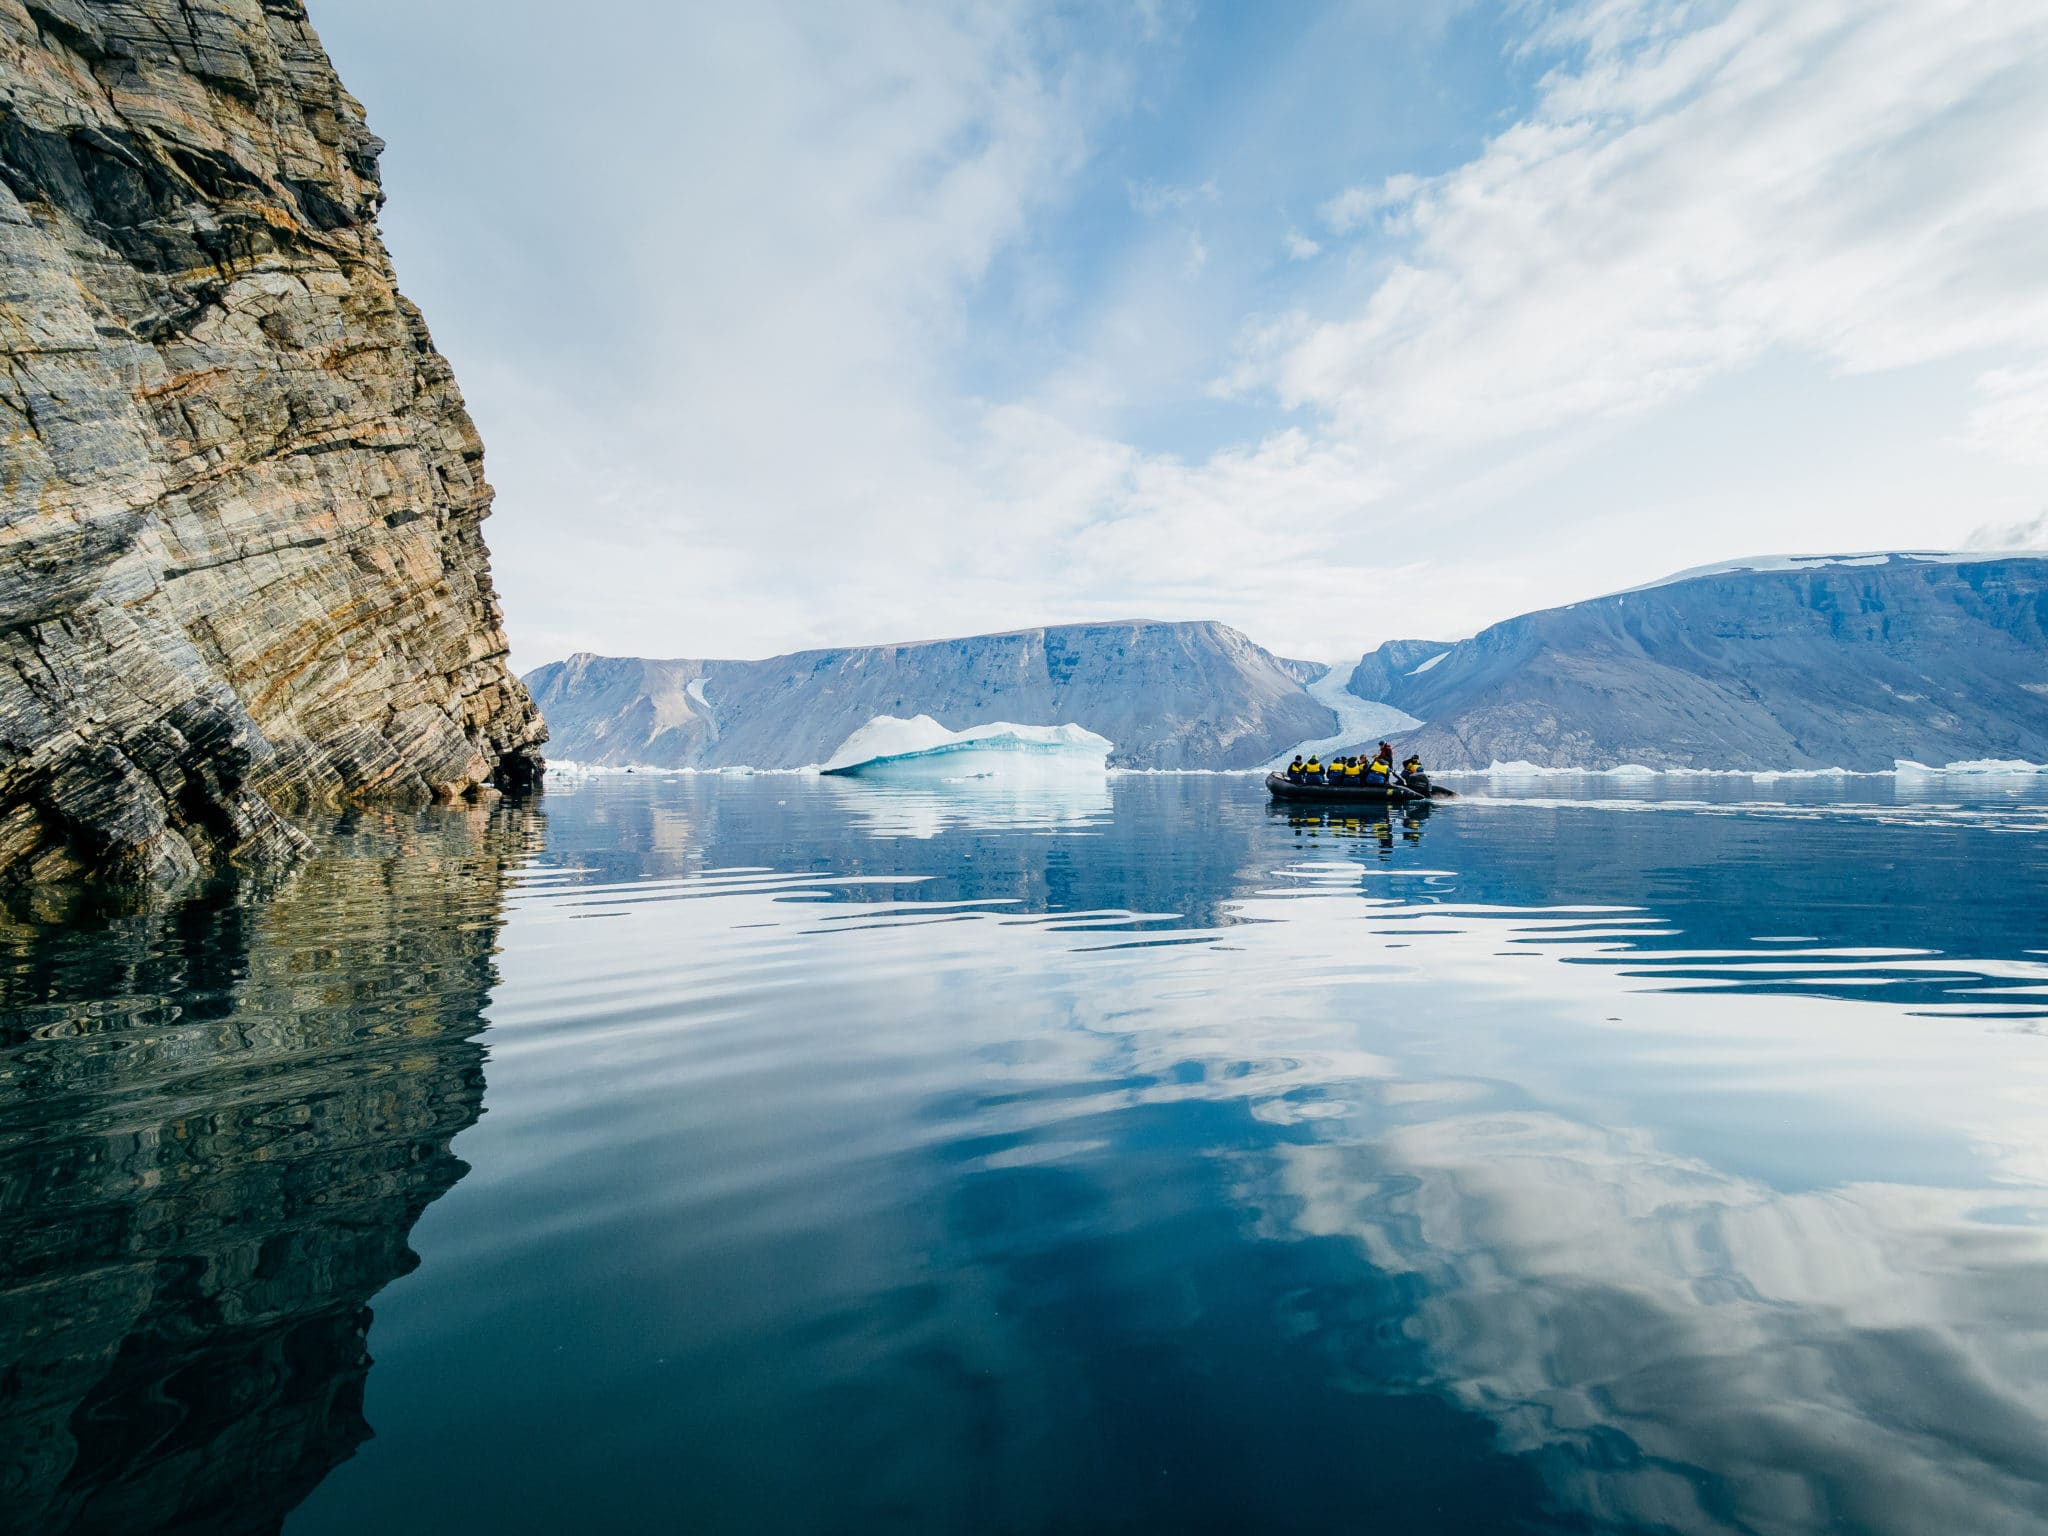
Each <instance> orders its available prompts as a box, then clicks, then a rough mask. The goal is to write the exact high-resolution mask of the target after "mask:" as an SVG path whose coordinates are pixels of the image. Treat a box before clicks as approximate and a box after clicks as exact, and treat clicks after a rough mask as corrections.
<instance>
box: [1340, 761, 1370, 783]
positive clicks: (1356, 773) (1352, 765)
mask: <svg viewBox="0 0 2048 1536" xmlns="http://www.w3.org/2000/svg"><path fill="white" fill-rule="evenodd" d="M1364 772H1365V769H1364V767H1363V766H1362V765H1361V764H1360V763H1359V761H1358V759H1357V758H1355V757H1347V758H1345V759H1344V777H1345V778H1347V779H1349V780H1350V781H1351V787H1352V788H1353V789H1356V788H1357V787H1358V780H1359V778H1360V776H1361V775H1362V774H1364Z"/></svg>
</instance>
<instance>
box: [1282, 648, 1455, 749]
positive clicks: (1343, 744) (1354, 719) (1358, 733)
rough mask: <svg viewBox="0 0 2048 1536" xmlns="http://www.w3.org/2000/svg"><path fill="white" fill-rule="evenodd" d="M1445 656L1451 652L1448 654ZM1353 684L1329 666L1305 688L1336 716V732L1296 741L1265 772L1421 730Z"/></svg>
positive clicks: (1345, 674)
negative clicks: (1357, 690)
mask: <svg viewBox="0 0 2048 1536" xmlns="http://www.w3.org/2000/svg"><path fill="white" fill-rule="evenodd" d="M1444 654H1445V655H1449V654H1450V653H1449V652H1448V651H1446V652H1445V653H1444ZM1438 659H1439V660H1441V659H1442V658H1441V657H1439V658H1438ZM1350 683H1351V674H1350V673H1348V672H1346V671H1344V670H1343V669H1342V668H1341V667H1326V668H1324V669H1323V674H1322V676H1320V677H1318V678H1317V679H1316V680H1315V681H1314V682H1312V683H1310V684H1308V685H1307V686H1306V688H1305V689H1304V691H1305V692H1306V693H1307V694H1308V696H1309V697H1310V698H1312V699H1314V700H1315V701H1316V702H1317V703H1318V704H1320V705H1322V706H1323V707H1324V708H1325V709H1328V710H1330V711H1332V712H1333V713H1335V715H1336V716H1337V732H1336V734H1335V735H1333V736H1318V737H1316V738H1314V739H1313V740H1310V741H1299V742H1296V743H1295V744H1294V745H1293V746H1292V747H1290V748H1289V749H1288V750H1287V751H1285V752H1282V753H1281V754H1280V755H1279V756H1278V757H1276V758H1274V759H1273V760H1272V761H1271V762H1269V763H1267V764H1266V765H1265V771H1266V772H1269V773H1272V772H1277V771H1279V770H1280V769H1282V768H1285V767H1286V766H1287V764H1288V761H1289V760H1290V759H1291V758H1293V757H1294V756H1296V755H1297V754H1299V755H1302V756H1320V755H1321V754H1323V753H1325V752H1339V751H1345V750H1348V749H1355V748H1359V747H1367V748H1369V747H1371V746H1372V745H1373V743H1374V742H1377V741H1380V740H1382V739H1387V738H1392V737H1394V736H1398V735H1399V734H1400V733H1401V732H1403V731H1413V730H1417V729H1419V728H1420V727H1421V725H1422V723H1423V722H1422V721H1420V720H1418V719H1416V718H1415V717H1414V716H1413V715H1411V714H1408V713H1406V712H1405V711H1403V710H1399V709H1396V708H1395V707H1394V706H1393V705H1391V704H1382V703H1379V702H1377V701H1375V700H1372V699H1361V698H1359V697H1358V695H1356V694H1355V693H1352V692H1351V691H1350Z"/></svg>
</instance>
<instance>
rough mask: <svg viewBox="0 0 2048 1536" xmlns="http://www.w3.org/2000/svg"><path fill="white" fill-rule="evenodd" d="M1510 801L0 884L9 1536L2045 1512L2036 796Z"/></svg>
mask: <svg viewBox="0 0 2048 1536" xmlns="http://www.w3.org/2000/svg"><path fill="white" fill-rule="evenodd" d="M1489 793H1490V795H1491V798H1467V799H1464V800H1460V801H1457V802H1454V803H1448V804H1443V805H1440V806H1438V807H1436V808H1435V809H1434V810H1430V811H1426V812H1419V813H1416V814H1414V815H1408V816H1404V815H1402V814H1400V813H1399V812H1398V811H1397V812H1395V813H1393V814H1392V815H1388V816H1380V817H1364V818H1360V819H1352V820H1347V819H1344V818H1328V817H1324V816H1321V815H1313V814H1312V815H1300V814H1296V815H1288V814H1285V813H1282V812H1280V811H1277V810H1274V809H1272V808H1270V807H1269V806H1268V805H1267V804H1266V803H1265V800H1264V798H1263V796H1262V794H1261V793H1260V792H1259V789H1258V786H1257V785H1256V783H1255V782H1251V781H1247V780H1243V779H1236V778H1201V777H1196V778H1143V777H1133V778H1119V779H1114V780H1112V781H1110V782H1109V784H1108V785H1107V787H1105V788H1100V789H1097V790H1094V791H1082V792H1078V793H1075V792H1068V793H1064V794H1047V795H1040V796H1036V797H1031V796H1026V797H1022V798H1009V797H1006V796H1004V795H1003V794H1002V793H1001V792H1000V791H999V790H997V789H994V788H992V787H989V786H980V787H972V786H970V787H963V788H958V789H949V788H944V787H941V788H936V789H928V790H905V791H890V790H888V789H886V788H881V787H877V786H864V785H859V784H847V783H840V782H834V781H819V780H815V779H802V778H793V777H790V778H783V777H769V778H757V779H714V778H696V779H690V778H683V779H650V778H627V779H614V780H608V781H598V782H589V783H583V784H566V785H561V786H558V787H557V788H556V790H554V791H553V792H551V793H550V794H549V795H547V796H546V797H545V798H544V799H542V800H540V801H537V802H535V803H533V804H531V805H526V806H503V807H499V808H497V809H495V810H491V811H440V812H433V813H426V814H421V815H416V816H415V815H406V816H383V815H377V816H358V817H354V818H349V819H346V820H342V821H339V822H336V823H335V824H334V825H332V826H331V827H329V828H327V829H325V831H324V833H323V836H322V840H321V846H320V849H319V852H318V854H317V856H316V857H315V858H314V859H312V860H311V861H310V862H308V863H307V864H306V865H305V866H304V867H302V868H301V869H299V870H298V871H296V872H295V873H294V874H292V875H291V876H289V877H287V878H283V879H278V880H271V881H262V882H259V881H231V882H223V883H220V884H217V885H214V886H212V887H209V888H206V889H204V890H200V891H195V892H188V893H185V894H184V895H182V896H181V897H179V898H177V899H175V900H170V899H167V900H164V901H162V902H160V903H158V904H157V905H156V907H155V908H154V909H153V910H139V911H138V910H128V909H118V908H107V907H95V906H94V905H93V904H92V903H90V902H78V901H73V902H68V903H67V902H65V901H63V900H60V899H58V898H56V897H51V896H45V897H42V898H35V899H29V898H18V899H17V900H16V901H15V903H14V905H13V907H12V908H11V909H10V911H9V912H8V914H7V916H6V917H5V919H4V920H0V1005H4V1013H0V1529H4V1530H7V1531H10V1532H12V1531H37V1532H39V1531H58V1530H74V1529H75V1530H92V1531H121V1532H140V1531H158V1530H177V1531H192V1532H202V1531H203V1532H242V1531H270V1530H276V1529H278V1528H279V1525H280V1523H281V1522H282V1525H283V1528H284V1529H285V1530H286V1531H288V1532H290V1533H292V1536H315V1533H327V1532H343V1531H348V1532H355V1531H360V1530H363V1529H365V1528H369V1529H375V1530H377V1531H379V1532H383V1533H397V1532H412V1531H418V1532H434V1533H440V1536H447V1533H459V1532H472V1531H474V1532H484V1531H490V1532H506V1531H515V1532H516V1531H565V1530H574V1531H582V1530H627V1531H639V1530H647V1531H676V1530H688V1531H717V1532H724V1531H731V1532H784V1531H789V1532H795V1531H826V1530H830V1531H991V1532H1039V1531H1045V1532H1052V1531H1062V1532H1064V1531H1075V1532H1079V1531H1155V1530H1157V1531H1243V1530H1269V1531H1295V1530H1301V1531H1317V1532H1327V1531H1332V1530H1343V1531H1351V1530H1385V1531H1529V1532H1574V1531H1601V1532H1607V1531H1615V1532H1619V1531H1630V1532H1636V1531H1640V1532H1650V1531H1658V1532H1673V1531H1677V1532H1695V1531H1714V1532H1720V1531H1728V1532H1736V1531H1741V1532H1804V1531H1850V1532H1855V1531H1884V1532H1902V1533H1903V1532H1925V1531H1929V1530H1940V1531H1956V1532H1964V1531H1967V1532H1997V1531H2030V1530H2036V1529H2040V1528H2042V1526H2043V1524H2044V1523H2048V1231H2044V1222H2048V1040H2044V1039H2043V1037H2042V1033H2041V1031H2042V1027H2043V1021H2044V1019H2048V916H2044V913H2048V794H2044V793H2043V792H2041V791H2040V790H2037V789H2026V788H2018V789H2015V788H2004V787H2000V784H1999V783H1998V782H1996V781H1981V782H1977V783H1974V784H1971V783H1966V782H1959V781H1950V782H1948V783H1947V784H1946V785H1941V784H1936V785H1927V786H1922V787H1921V788H1920V789H1919V790H1917V791H1916V790H1914V789H1912V788H1910V787H1908V788H1904V789H1901V788H1898V787H1895V786H1893V785H1892V784H1891V783H1890V782H1889V781H1849V782H1848V783H1847V784H1843V783H1834V784H1801V783H1796V782H1792V783H1780V784H1764V785H1758V784H1728V785H1724V786H1721V787H1718V788H1714V789H1711V790H1704V791H1702V790H1696V789H1695V788H1692V787H1688V786H1683V785H1680V786H1677V787H1675V788H1674V787H1672V786H1669V785H1667V786H1665V787H1664V788H1662V789H1660V790H1659V791H1658V793H1660V794H1664V795H1667V796H1668V795H1671V794H1694V793H1698V794H1700V795H1702V796H1703V797H1704V798H1700V799H1695V800H1689V801H1684V802H1674V801H1671V800H1669V799H1665V800H1651V799H1645V798H1642V791H1641V788H1640V786H1636V787H1630V786H1617V785H1611V784H1609V785H1605V786H1600V785H1599V784H1598V781H1590V782H1589V783H1576V784H1566V785H1561V786H1552V787H1550V788H1548V789H1528V788H1526V787H1524V788H1522V789H1520V790H1517V789H1514V788H1513V787H1510V786H1499V785H1496V786H1494V787H1493V788H1492V789H1491V791H1490V792H1489ZM1517 796H1519V798H1517ZM1845 796H1847V797H1855V798H1844V797H1845Z"/></svg>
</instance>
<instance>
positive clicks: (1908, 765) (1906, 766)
mask: <svg viewBox="0 0 2048 1536" xmlns="http://www.w3.org/2000/svg"><path fill="white" fill-rule="evenodd" d="M1892 771H1893V772H1894V773H1896V774H1897V775H1898V776H1899V777H1900V778H1902V779H1917V778H1934V777H1936V776H1938V775H1942V774H1950V773H1959V774H1997V775H2001V776H2016V777H2023V778H2024V777H2031V776H2033V775H2035V774H2042V773H2048V763H2029V762H2024V761H2022V760H2021V759H2019V758H2016V757H1972V758H1966V759H1965V760H1964V761H1962V762H1960V763H1950V764H1949V765H1948V766H1947V767H1946V768H1930V767H1928V766H1927V764H1925V763H1916V762H1914V761H1913V760H1912V759H1911V758H1904V757H1902V758H1900V759H1899V761H1898V765H1897V766H1896V767H1895V768H1894V769H1893V770H1892Z"/></svg>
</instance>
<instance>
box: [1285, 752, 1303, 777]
mask: <svg viewBox="0 0 2048 1536" xmlns="http://www.w3.org/2000/svg"><path fill="white" fill-rule="evenodd" d="M1301 769H1302V761H1301V754H1300V753H1299V752H1297V753H1295V754H1294V761H1293V762H1291V763H1289V764H1288V765H1287V782H1288V783H1290V784H1299V783H1300V782H1301V779H1302V772H1301Z"/></svg>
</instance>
